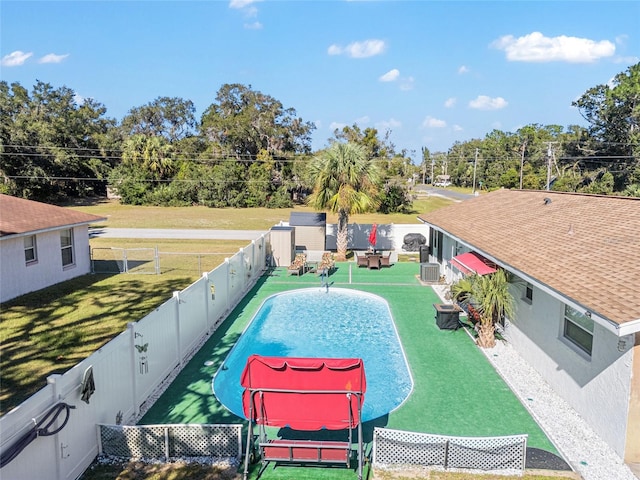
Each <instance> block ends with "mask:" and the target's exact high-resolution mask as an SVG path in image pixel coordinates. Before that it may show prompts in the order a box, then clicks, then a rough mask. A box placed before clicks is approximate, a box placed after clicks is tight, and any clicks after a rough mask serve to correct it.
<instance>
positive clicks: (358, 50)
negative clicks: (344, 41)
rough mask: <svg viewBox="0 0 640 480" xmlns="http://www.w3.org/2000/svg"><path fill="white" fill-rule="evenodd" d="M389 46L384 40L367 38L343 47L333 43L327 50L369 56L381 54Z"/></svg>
mask: <svg viewBox="0 0 640 480" xmlns="http://www.w3.org/2000/svg"><path fill="white" fill-rule="evenodd" d="M386 48H387V46H386V45H385V43H384V41H383V40H365V41H363V42H353V43H350V44H349V45H347V46H346V47H342V46H340V45H336V44H333V45H331V46H330V47H329V49H328V50H327V53H328V54H329V55H343V54H344V55H347V56H348V57H351V58H367V57H373V56H375V55H380V54H381V53H383V52H384V51H385V49H386Z"/></svg>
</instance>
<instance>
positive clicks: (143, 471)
mask: <svg viewBox="0 0 640 480" xmlns="http://www.w3.org/2000/svg"><path fill="white" fill-rule="evenodd" d="M283 470H286V468H283ZM298 470H299V469H298ZM241 472H242V469H240V472H238V471H237V470H236V469H235V468H230V469H221V468H220V467H216V466H207V465H197V464H179V463H176V464H168V465H167V464H165V465H149V464H145V463H142V462H126V463H122V464H115V465H94V466H92V467H91V469H89V470H87V471H86V472H85V473H84V474H83V475H82V476H81V477H80V480H186V479H188V480H240V479H241V478H242V473H241ZM284 478H294V477H286V476H285V477H284ZM365 478H367V479H369V480H469V479H473V480H505V479H506V478H507V479H508V478H512V477H505V476H504V475H492V474H470V473H460V472H442V471H437V470H431V471H429V470H425V469H409V470H403V471H382V470H376V471H373V472H370V474H369V475H368V476H365ZM518 478H522V479H524V480H558V479H559V478H565V479H566V478H570V479H575V480H577V479H579V478H580V477H579V476H578V475H577V474H576V473H574V472H545V473H540V472H525V473H524V475H523V476H521V477H518ZM296 480H301V479H300V477H297V479H296Z"/></svg>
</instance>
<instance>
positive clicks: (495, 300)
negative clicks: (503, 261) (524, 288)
mask: <svg viewBox="0 0 640 480" xmlns="http://www.w3.org/2000/svg"><path fill="white" fill-rule="evenodd" d="M451 296H452V298H453V299H454V300H457V301H459V302H461V303H471V304H474V306H475V308H476V309H477V310H478V312H479V313H480V323H479V326H478V345H479V346H480V347H485V348H492V347H494V346H495V344H496V337H495V331H496V325H497V324H498V323H500V322H502V321H504V319H505V317H512V316H513V314H514V311H515V303H514V300H513V295H511V292H510V291H509V275H508V274H507V272H506V271H505V270H503V269H499V270H498V271H496V272H495V273H491V274H488V275H482V276H480V275H474V276H472V277H465V278H462V279H461V280H459V281H458V282H457V283H455V284H453V285H452V286H451Z"/></svg>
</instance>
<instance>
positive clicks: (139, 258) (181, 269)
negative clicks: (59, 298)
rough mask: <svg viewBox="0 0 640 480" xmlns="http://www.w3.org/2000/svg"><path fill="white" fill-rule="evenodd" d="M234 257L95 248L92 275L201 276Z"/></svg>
mask: <svg viewBox="0 0 640 480" xmlns="http://www.w3.org/2000/svg"><path fill="white" fill-rule="evenodd" d="M234 254H235V253H231V252H215V253H193V252H162V251H160V250H158V248H157V247H155V248H120V247H94V248H92V249H91V272H92V273H105V274H117V273H130V274H147V275H160V274H161V273H165V274H166V273H170V274H184V275H196V276H200V275H202V274H203V273H204V272H210V271H212V270H213V269H214V268H216V267H217V266H218V265H220V264H222V263H223V262H224V260H225V258H229V257H232V256H233V255H234Z"/></svg>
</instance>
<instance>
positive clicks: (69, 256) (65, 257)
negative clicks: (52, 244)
mask: <svg viewBox="0 0 640 480" xmlns="http://www.w3.org/2000/svg"><path fill="white" fill-rule="evenodd" d="M60 247H61V249H62V266H63V267H66V266H68V265H73V262H74V253H73V229H72V228H68V229H66V230H62V231H61V232H60Z"/></svg>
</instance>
